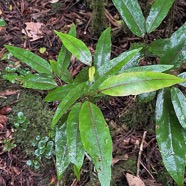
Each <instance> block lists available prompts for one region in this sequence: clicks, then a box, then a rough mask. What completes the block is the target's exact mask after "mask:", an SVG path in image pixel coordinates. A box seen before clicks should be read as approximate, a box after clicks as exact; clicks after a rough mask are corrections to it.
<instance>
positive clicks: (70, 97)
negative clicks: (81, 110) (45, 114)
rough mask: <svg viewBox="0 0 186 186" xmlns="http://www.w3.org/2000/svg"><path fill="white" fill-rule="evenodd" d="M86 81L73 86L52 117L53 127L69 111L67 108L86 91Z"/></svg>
mask: <svg viewBox="0 0 186 186" xmlns="http://www.w3.org/2000/svg"><path fill="white" fill-rule="evenodd" d="M84 86H85V83H81V84H79V85H77V86H76V87H74V88H73V90H71V91H70V92H69V93H68V94H67V95H66V96H65V97H64V98H63V100H62V101H61V103H60V104H59V105H58V107H57V109H56V112H55V114H54V117H53V119H52V124H51V127H54V125H55V124H56V123H57V122H58V121H59V119H60V118H61V116H62V115H63V114H65V113H66V112H67V110H68V109H69V108H70V107H71V106H72V105H73V104H74V103H75V101H76V100H78V99H79V98H80V97H81V96H82V95H83V93H84Z"/></svg>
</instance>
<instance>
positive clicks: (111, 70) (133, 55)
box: [91, 49, 140, 91]
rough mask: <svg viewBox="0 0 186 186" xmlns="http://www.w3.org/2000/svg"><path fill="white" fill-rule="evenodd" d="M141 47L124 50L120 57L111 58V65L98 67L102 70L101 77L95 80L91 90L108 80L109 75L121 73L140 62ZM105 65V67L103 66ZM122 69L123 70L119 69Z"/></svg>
mask: <svg viewBox="0 0 186 186" xmlns="http://www.w3.org/2000/svg"><path fill="white" fill-rule="evenodd" d="M139 50H140V49H137V50H136V49H135V50H132V51H128V52H124V53H122V54H120V55H119V56H118V57H116V58H114V59H112V60H110V61H109V62H108V63H109V64H110V65H107V64H105V65H103V66H102V67H100V69H98V71H100V74H102V73H103V74H102V75H100V77H99V78H98V79H97V80H96V81H95V82H94V84H93V85H92V87H91V90H94V91H95V90H97V89H98V87H99V86H100V84H101V83H102V82H103V81H104V80H106V79H107V78H108V77H109V76H111V75H115V74H120V73H122V71H123V70H125V69H128V68H131V67H133V66H135V65H137V64H138V59H139V57H140V54H139ZM103 67H105V68H103ZM119 69H121V70H119Z"/></svg>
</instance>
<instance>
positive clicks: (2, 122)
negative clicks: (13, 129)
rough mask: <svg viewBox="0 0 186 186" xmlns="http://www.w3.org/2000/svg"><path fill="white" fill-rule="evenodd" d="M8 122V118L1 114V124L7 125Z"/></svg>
mask: <svg viewBox="0 0 186 186" xmlns="http://www.w3.org/2000/svg"><path fill="white" fill-rule="evenodd" d="M7 122H8V118H7V117H6V116H4V115H1V114H0V124H3V125H5V124H6V123H7Z"/></svg>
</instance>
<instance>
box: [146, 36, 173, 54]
mask: <svg viewBox="0 0 186 186" xmlns="http://www.w3.org/2000/svg"><path fill="white" fill-rule="evenodd" d="M169 42H170V40H169V39H157V40H155V41H153V42H152V43H150V44H149V45H148V50H149V51H150V52H152V53H153V54H154V55H156V56H158V57H163V56H164V55H165V52H166V51H167V48H168V47H167V46H168V45H169Z"/></svg>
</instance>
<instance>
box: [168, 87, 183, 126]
mask: <svg viewBox="0 0 186 186" xmlns="http://www.w3.org/2000/svg"><path fill="white" fill-rule="evenodd" d="M171 100H172V104H173V107H174V111H175V113H176V116H177V118H178V120H179V122H180V124H181V126H182V127H183V128H184V129H186V97H185V96H184V94H183V93H182V92H181V91H180V90H179V89H178V88H172V89H171Z"/></svg>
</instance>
